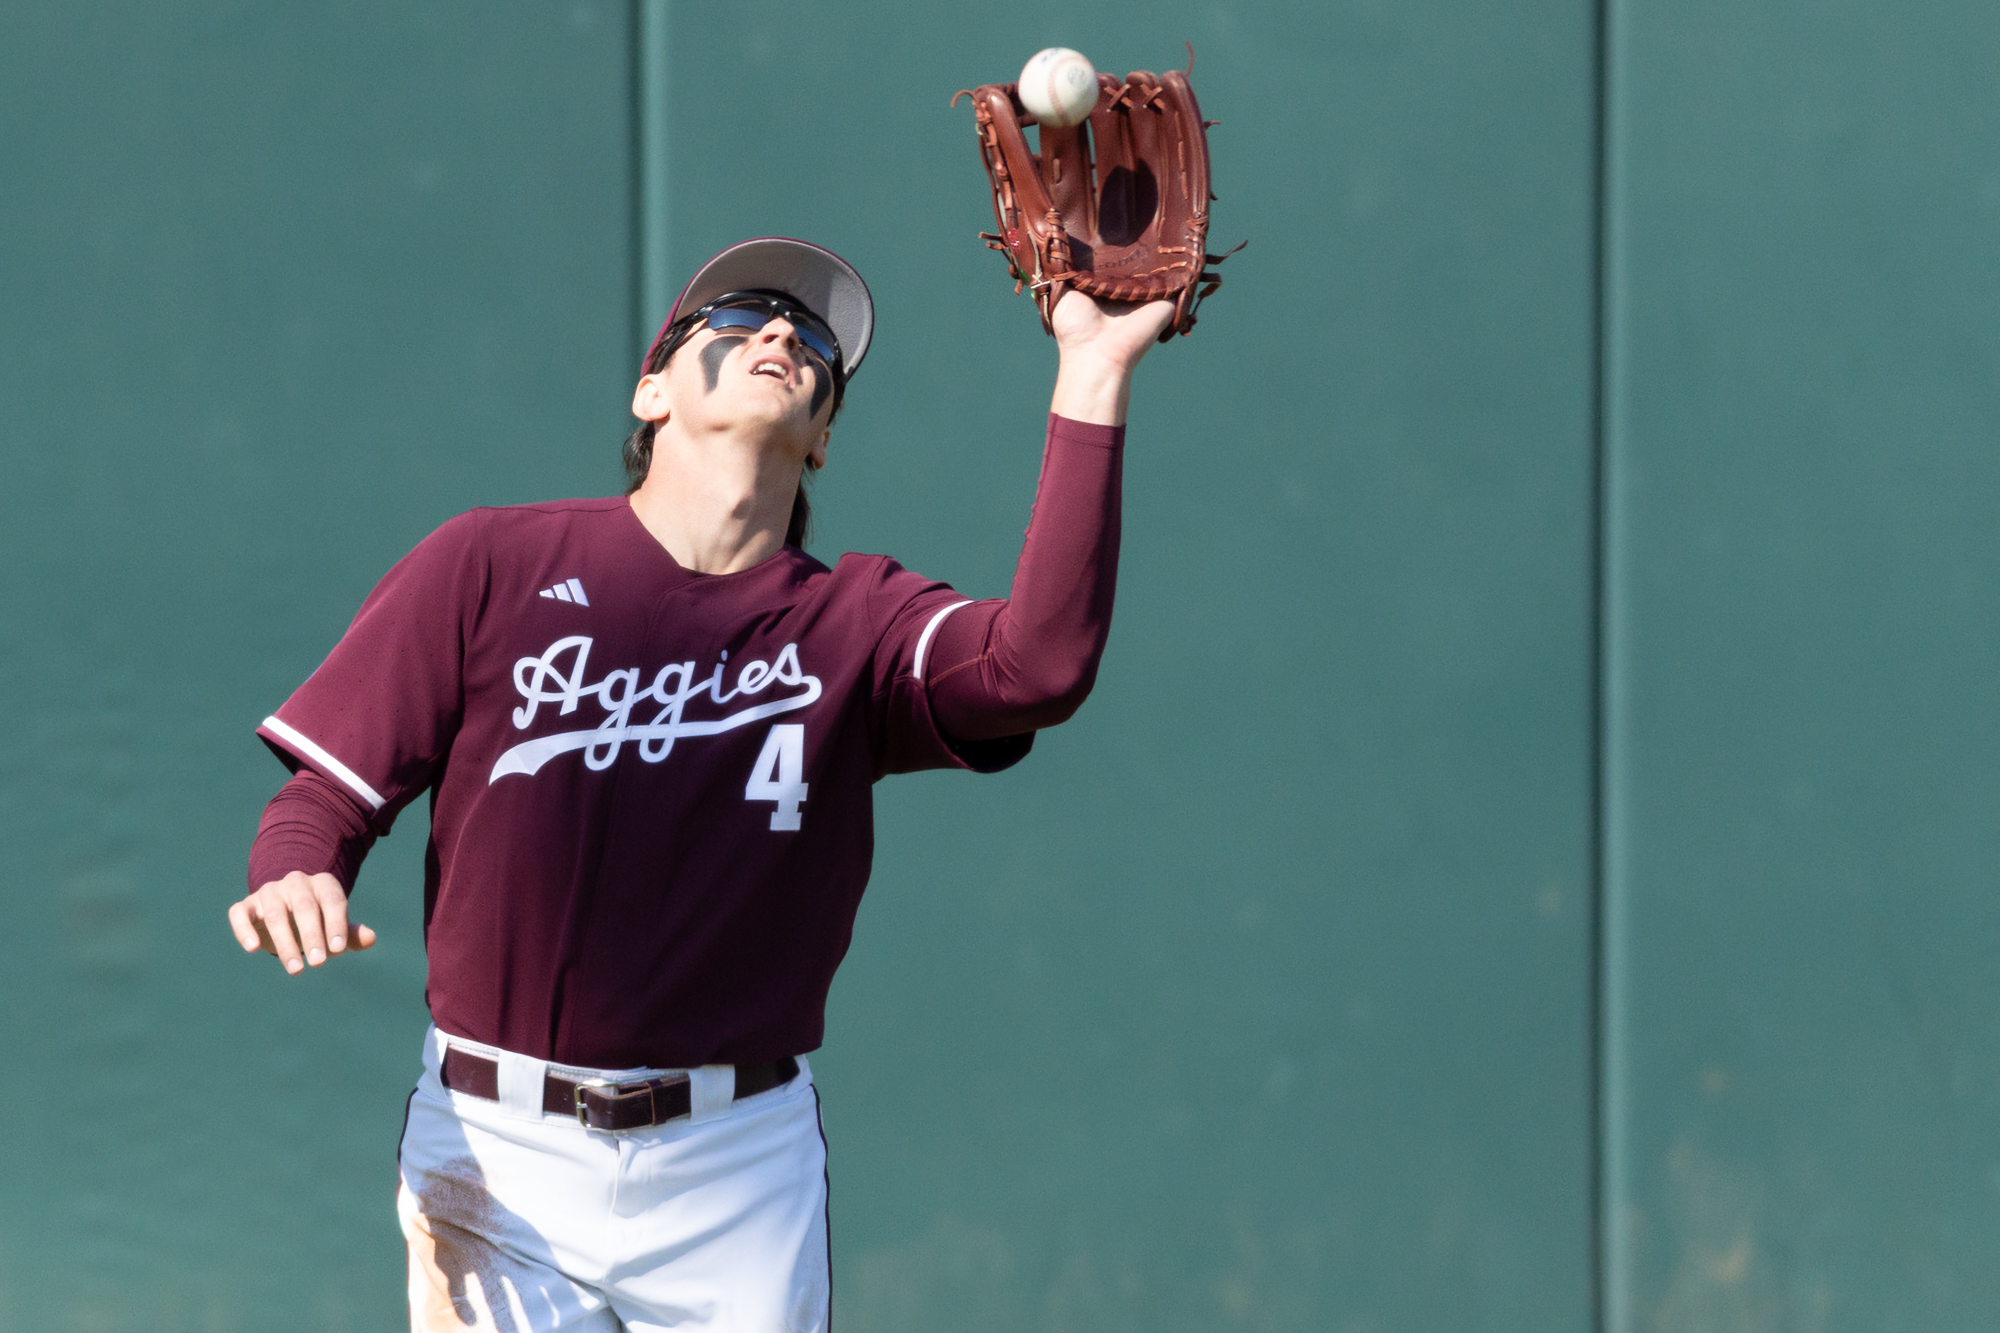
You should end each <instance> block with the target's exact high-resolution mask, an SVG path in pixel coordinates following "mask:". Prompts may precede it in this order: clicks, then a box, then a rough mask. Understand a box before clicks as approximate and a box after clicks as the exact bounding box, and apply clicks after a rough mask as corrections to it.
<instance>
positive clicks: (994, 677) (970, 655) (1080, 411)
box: [922, 292, 1173, 755]
mask: <svg viewBox="0 0 2000 1333" xmlns="http://www.w3.org/2000/svg"><path fill="white" fill-rule="evenodd" d="M1172 317H1173V306H1172V305H1171V304H1169V303H1168V302H1165V301H1154V302H1149V303H1147V304H1145V305H1138V306H1132V305H1117V304H1113V303H1110V302H1104V301H1098V300H1095V299H1093V298H1091V297H1088V296H1084V295H1082V294H1080V293H1077V292H1070V293H1068V294H1067V295H1065V296H1064V297H1063V298H1062V300H1061V301H1059V302H1058V303H1057V304H1056V306H1055V309H1054V312H1053V318H1052V319H1051V321H1050V327H1051V329H1052V331H1053V332H1054V333H1055V336H1056V343H1057V346H1058V348H1059V349H1060V356H1061V361H1060V365H1059V367H1058V369H1057V372H1056V387H1055V394H1054V397H1053V398H1052V400H1051V402H1050V416H1049V434H1048V443H1047V448H1046V450H1045V452H1044V453H1043V456H1042V475H1041V482H1040V485H1039V487H1038V489H1037V493H1036V496H1035V508H1034V518H1033V520H1032V521H1031V522H1030V523H1029V525H1028V535H1027V540H1026V541H1025V542H1024V543H1023V544H1022V547H1021V558H1020V562H1019V564H1018V565H1017V566H1016V568H1015V573H1014V591H1013V596H1012V597H1010V598H1008V599H1007V600H1006V601H990V602H977V603H972V604H970V605H967V606H965V607H964V608H963V610H958V609H956V608H954V609H953V610H952V613H951V614H949V615H947V616H946V617H945V618H944V619H942V620H941V621H939V622H938V625H937V629H936V633H935V642H934V643H933V644H932V645H931V648H930V651H929V653H928V655H927V657H926V659H925V660H924V662H923V666H922V670H923V674H924V680H925V684H926V686H927V688H928V690H929V693H930V702H931V709H932V713H933V715H934V716H935V717H936V719H937V723H938V727H939V730H940V731H941V732H942V733H943V734H944V736H945V737H946V738H947V739H949V740H950V741H951V742H952V743H953V744H954V746H955V747H964V746H967V745H970V744H973V743H977V742H986V741H997V740H1000V739H1002V738H1004V737H1009V736H1020V735H1023V734H1024V733H1027V732H1031V731H1036V730H1040V729H1042V728H1044V727H1052V726H1055V725H1056V724H1057V723H1060V722H1063V721H1065V720H1066V719H1068V718H1069V717H1070V716H1071V715H1072V714H1073V713H1075V712H1076V710H1077V709H1078V708H1079V707H1080V706H1081V705H1082V703H1083V700H1084V698H1085V696H1087V695H1088V694H1089V693H1090V690H1091V686H1092V685H1093V684H1094V683H1095V681H1096V678H1097V665H1098V662H1099V660H1100V659H1101V658H1102V657H1103V654H1104V645H1105V642H1106V640H1107V638H1108V637H1109V635H1110V632H1111V607H1112V601H1113V595H1114V593H1115V591H1116V587H1117V579H1118V540H1119V489H1120V484H1121V479H1122V475H1123V469H1124V447H1125V409H1126V405H1127V403H1128V401H1129V400H1130V398H1131V386H1132V372H1133V369H1134V368H1135V367H1136V366H1137V365H1138V363H1139V361H1140V359H1141V358H1143V357H1144V356H1145V355H1146V353H1147V351H1148V350H1150V349H1151V348H1152V346H1153V344H1154V343H1155V342H1157V341H1158V339H1159V335H1160V332H1161V330H1162V329H1164V328H1165V327H1166V326H1167V322H1168V321H1169V320H1170V319H1171V318H1172ZM969 753H970V752H969V751H966V750H964V749H962V748H961V754H962V755H965V754H969Z"/></svg>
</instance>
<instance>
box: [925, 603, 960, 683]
mask: <svg viewBox="0 0 2000 1333" xmlns="http://www.w3.org/2000/svg"><path fill="white" fill-rule="evenodd" d="M971 605H972V603H971V602H970V601H964V602H953V603H952V604H951V605H950V606H947V607H946V608H945V609H944V610H942V611H940V612H938V613H937V614H936V615H934V616H932V617H931V623H930V624H928V625H926V626H924V632H923V633H922V634H919V635H918V636H917V656H916V660H915V661H914V662H912V663H911V664H910V674H911V675H913V676H915V677H916V678H917V682H918V683H919V684H922V683H923V679H924V654H925V653H926V652H928V651H929V650H930V646H931V635H933V634H935V633H937V627H938V626H939V625H942V624H944V618H945V617H946V616H948V615H950V614H951V613H952V612H954V611H956V610H958V608H959V607H961V606H971Z"/></svg>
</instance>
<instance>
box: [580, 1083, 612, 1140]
mask: <svg viewBox="0 0 2000 1333" xmlns="http://www.w3.org/2000/svg"><path fill="white" fill-rule="evenodd" d="M617 1086H618V1085H617V1084H615V1083H613V1082H611V1081H610V1080H609V1079H602V1078H599V1079H591V1080H588V1081H586V1082H579V1083H577V1084H576V1086H574V1087H572V1088H571V1089H570V1090H569V1095H570V1101H571V1102H572V1103H574V1104H575V1107H576V1123H577V1124H579V1125H582V1126H583V1127H584V1128H585V1129H596V1128H597V1126H596V1125H593V1124H591V1123H590V1103H589V1102H587V1101H585V1100H584V1097H585V1095H586V1094H588V1093H591V1092H594V1091H596V1090H597V1089H599V1088H615V1087H617ZM607 1132H615V1131H607Z"/></svg>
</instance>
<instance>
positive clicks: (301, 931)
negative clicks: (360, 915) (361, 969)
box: [229, 870, 375, 975]
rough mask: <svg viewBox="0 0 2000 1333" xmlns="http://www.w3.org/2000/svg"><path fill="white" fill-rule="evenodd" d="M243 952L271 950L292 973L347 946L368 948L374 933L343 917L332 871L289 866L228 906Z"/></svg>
mask: <svg viewBox="0 0 2000 1333" xmlns="http://www.w3.org/2000/svg"><path fill="white" fill-rule="evenodd" d="M229 928H230V930H232V931H234V932H235V933H236V942H237V943H238V944H240V945H242V946H243V952H245V953H255V952H257V951H258V950H259V949H262V950H263V951H264V952H265V953H268V954H275V955H276V956H277V959H278V961H279V962H281V963H283V964H284V965H285V971H287V972H290V973H292V974H294V975H296V974H298V973H300V972H303V971H305V970H306V969H307V968H308V967H318V966H319V965H320V964H322V963H324V962H325V961H326V960H327V959H328V958H330V957H332V956H333V955H334V954H337V953H346V952H347V951H348V950H349V949H372V948H374V947H375V932H374V931H372V930H370V929H368V927H366V926H364V925H362V924H361V923H360V922H359V921H357V922H355V923H354V925H353V928H352V929H349V928H348V922H347V894H346V892H345V891H344V890H342V889H341V887H340V881H339V880H337V879H335V878H334V877H333V876H332V875H308V874H306V873H305V872H304V871H303V870H294V871H293V872H292V873H291V874H289V875H287V876H285V877H284V878H283V879H274V880H272V881H271V882H270V883H269V884H266V885H265V886H264V887H263V888H261V889H258V890H257V891H256V892H255V893H253V894H251V895H250V896H249V897H247V898H245V899H243V900H242V901H241V902H238V903H232V904H230V907H229Z"/></svg>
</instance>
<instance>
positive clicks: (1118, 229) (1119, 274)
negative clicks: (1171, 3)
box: [951, 49, 1243, 342]
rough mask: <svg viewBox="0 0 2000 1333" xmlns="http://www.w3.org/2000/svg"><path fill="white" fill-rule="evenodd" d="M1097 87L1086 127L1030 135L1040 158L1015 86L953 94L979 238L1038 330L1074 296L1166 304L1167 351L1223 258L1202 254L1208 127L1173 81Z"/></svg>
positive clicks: (1190, 323)
mask: <svg viewBox="0 0 2000 1333" xmlns="http://www.w3.org/2000/svg"><path fill="white" fill-rule="evenodd" d="M1193 66H1194V61H1193V52H1192V49H1190V52H1189V61H1188V67H1189V68H1190V69H1192V68H1193ZM1097 84H1098V94H1097V106H1096V107H1095V108H1094V109H1093V110H1092V111H1091V113H1090V119H1089V120H1087V121H1085V122H1084V123H1083V124H1081V125H1078V126H1076V127H1075V128H1073V129H1055V128H1051V127H1049V126H1047V125H1043V126H1040V127H1039V130H1040V134H1041V152H1040V153H1034V152H1031V151H1030V150H1029V148H1028V141H1027V139H1026V137H1025V136H1023V134H1022V133H1021V131H1022V129H1023V128H1024V127H1025V126H1029V125H1034V124H1035V118H1034V117H1033V116H1031V115H1029V114H1028V112H1027V109H1026V108H1025V107H1023V106H1022V105H1021V98H1020V94H1019V91H1018V88H1017V85H1015V84H1011V83H989V84H985V85H983V86H981V87H978V88H974V89H970V90H968V91H966V92H961V93H960V94H959V95H958V97H968V96H969V97H971V98H972V109H973V111H974V113H975V114H976V115H977V117H978V122H979V152H980V157H981V160H982V161H983V162H984V163H985V165H986V174H987V176H988V177H989V178H991V182H992V185H993V214H994V216H995V217H996V218H998V219H999V222H1000V231H999V233H998V234H997V235H995V234H993V233H991V232H981V233H980V237H981V238H982V239H983V240H985V242H986V244H987V245H988V246H989V247H990V248H992V249H995V250H999V251H1001V252H1002V253H1004V254H1005V255H1006V256H1007V258H1008V262H1009V264H1010V265H1011V266H1012V268H1013V271H1014V279H1015V284H1016V286H1015V290H1017V291H1018V290H1020V287H1021V286H1022V285H1025V286H1026V287H1027V288H1028V290H1029V291H1030V292H1032V293H1033V294H1034V297H1035V304H1036V305H1037V306H1039V307H1040V308H1041V312H1042V327H1043V328H1044V329H1046V328H1048V327H1049V312H1050V311H1052V310H1054V309H1055V305H1056V302H1057V301H1058V300H1060V299H1061V298H1062V294H1063V293H1064V292H1065V291H1068V290H1069V289H1070V288H1072V287H1074V288H1076V289H1077V290H1078V291H1080V292H1083V293H1085V294H1086V295H1090V296H1098V297H1103V298H1104V299H1106V300H1109V301H1163V300H1164V301H1172V302H1174V318H1173V322H1172V323H1170V324H1168V325H1167V327H1166V331H1165V332H1163V333H1162V334H1160V341H1161V342H1165V341H1166V340H1167V339H1169V338H1171V337H1173V336H1174V335H1175V334H1176V333H1186V332H1187V331H1188V330H1189V329H1192V328H1193V327H1194V312H1195V307H1196V306H1198V305H1200V304H1201V302H1202V300H1203V299H1204V298H1205V297H1208V296H1210V295H1212V294H1213V293H1214V292H1215V290H1216V288H1218V287H1220V286H1221V285H1222V279H1221V278H1219V277H1217V276H1216V275H1215V273H1214V272H1212V271H1210V269H1209V267H1208V266H1209V265H1211V264H1219V263H1221V262H1222V260H1223V259H1225V258H1227V255H1212V254H1209V253H1208V251H1207V245H1208V205H1209V201H1210V200H1211V199H1213V198H1214V197H1215V196H1213V195H1212V194H1210V193H1209V190H1208V123H1207V122H1204V121H1203V120H1202V118H1201V108H1200V107H1199V106H1198V105H1197V104H1196V103H1195V100H1194V89H1193V88H1191V87H1189V86H1188V81H1187V76H1186V75H1185V74H1182V73H1181V72H1180V71H1178V70H1173V71H1169V72H1168V73H1167V74H1166V75H1164V76H1155V75H1153V74H1150V73H1147V72H1146V71H1145V70H1138V71H1135V72H1133V73H1131V74H1128V75H1126V76H1125V79H1124V81H1123V82H1120V81H1119V80H1117V79H1114V78H1112V77H1111V76H1110V75H1108V74H1099V75H1098V76H1097ZM958 97H954V98H952V99H951V100H952V104H953V105H957V103H958ZM1242 248H1243V247H1242V246H1241V245H1239V246H1237V247H1236V248H1235V249H1234V250H1230V251H1229V252H1228V254H1234V253H1236V250H1240V249H1242Z"/></svg>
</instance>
